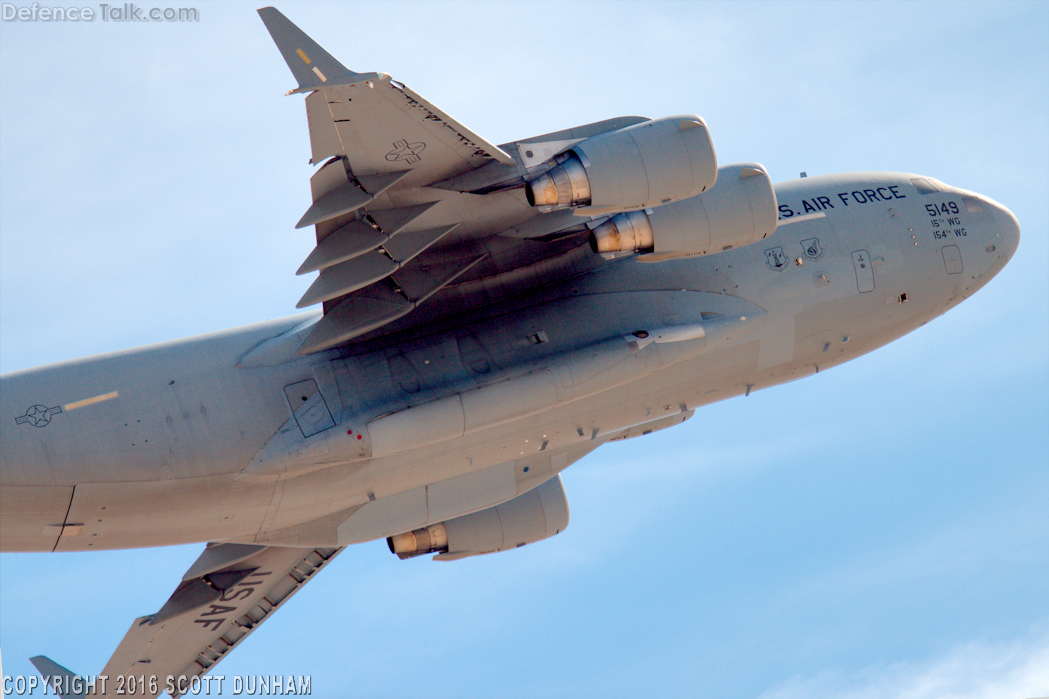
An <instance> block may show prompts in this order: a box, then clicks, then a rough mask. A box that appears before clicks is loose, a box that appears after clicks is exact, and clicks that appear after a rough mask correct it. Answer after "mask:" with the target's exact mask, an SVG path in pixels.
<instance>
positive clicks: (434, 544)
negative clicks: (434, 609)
mask: <svg viewBox="0 0 1049 699" xmlns="http://www.w3.org/2000/svg"><path fill="white" fill-rule="evenodd" d="M567 526H568V498H567V497H566V496H565V487H564V484H563V483H562V482H561V477H560V476H554V477H553V478H551V479H550V480H548V481H545V482H543V483H542V484H541V485H539V486H538V487H537V488H535V489H533V490H529V491H528V492H527V493H522V494H521V495H518V496H517V497H516V498H513V499H512V500H507V501H506V502H504V503H503V504H502V505H496V506H495V507H489V508H488V509H485V510H480V511H479V512H474V513H473V514H468V515H463V516H462V517H456V518H455V519H450V520H448V521H447V522H441V523H439V524H431V525H430V526H428V527H424V528H422V529H416V530H415V531H410V532H406V533H404V534H397V535H396V536H391V537H389V538H388V539H387V540H386V543H387V544H389V546H390V551H391V552H392V553H395V554H397V556H398V557H399V558H401V559H402V560H403V559H406V558H413V557H415V556H422V555H424V554H427V553H437V554H438V555H437V556H436V557H435V560H455V559H457V558H465V557H466V556H477V555H479V554H483V553H495V552H496V551H506V550H507V549H512V548H518V547H520V546H524V545H525V544H531V543H534V542H536V541H541V540H542V539H546V538H549V537H551V536H554V535H555V534H558V533H560V532H562V531H564V528H565V527H567Z"/></svg>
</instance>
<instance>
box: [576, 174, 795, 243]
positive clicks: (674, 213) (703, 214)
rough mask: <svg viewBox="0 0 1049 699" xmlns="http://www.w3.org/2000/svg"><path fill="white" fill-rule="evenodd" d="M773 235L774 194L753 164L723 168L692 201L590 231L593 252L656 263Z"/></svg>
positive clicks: (629, 216) (621, 216)
mask: <svg viewBox="0 0 1049 699" xmlns="http://www.w3.org/2000/svg"><path fill="white" fill-rule="evenodd" d="M775 230H776V192H775V191H774V190H773V188H772V182H771V181H770V180H769V176H768V174H767V173H766V172H765V168H763V167H762V166H761V165H758V164H757V163H743V164H738V165H726V166H725V167H723V168H720V169H719V170H718V183H717V186H715V187H714V188H712V189H711V190H710V191H709V192H706V193H704V194H701V195H700V196H697V197H692V198H690V199H685V200H684V201H678V202H674V203H673V204H668V205H667V206H661V207H659V208H657V209H649V210H646V211H632V212H630V213H622V214H617V215H616V216H613V217H612V218H610V219H609V220H607V221H605V222H604V223H602V224H601V225H599V226H597V227H596V228H594V229H593V230H592V231H590V247H591V248H592V249H593V250H594V252H599V253H612V252H637V253H642V254H645V257H644V258H643V259H645V260H647V261H652V262H655V261H658V260H662V259H670V258H673V257H682V256H697V255H709V254H712V253H717V252H722V251H723V250H728V249H730V248H738V247H741V246H743V245H750V244H751V243H755V242H757V241H759V240H763V239H764V238H766V237H768V236H769V235H770V234H771V233H772V232H773V231H775Z"/></svg>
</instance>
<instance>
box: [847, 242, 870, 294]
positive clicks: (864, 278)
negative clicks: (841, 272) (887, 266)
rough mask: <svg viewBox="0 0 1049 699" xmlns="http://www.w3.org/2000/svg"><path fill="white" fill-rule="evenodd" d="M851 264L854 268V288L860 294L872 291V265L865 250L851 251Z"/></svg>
mask: <svg viewBox="0 0 1049 699" xmlns="http://www.w3.org/2000/svg"><path fill="white" fill-rule="evenodd" d="M852 266H853V267H855V268H856V288H857V289H859V292H860V293H861V294H865V293H867V292H868V291H874V266H873V265H872V264H871V256H870V255H869V254H868V253H867V251H866V250H856V251H855V252H853V253H852Z"/></svg>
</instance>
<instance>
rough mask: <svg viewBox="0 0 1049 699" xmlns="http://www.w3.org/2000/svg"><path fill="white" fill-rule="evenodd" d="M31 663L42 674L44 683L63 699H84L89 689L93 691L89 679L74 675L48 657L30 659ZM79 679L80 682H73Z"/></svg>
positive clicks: (39, 656) (41, 656)
mask: <svg viewBox="0 0 1049 699" xmlns="http://www.w3.org/2000/svg"><path fill="white" fill-rule="evenodd" d="M29 662H31V663H33V666H34V667H35V668H36V669H37V672H39V673H40V676H41V677H43V678H44V681H45V682H46V683H47V684H48V685H49V686H50V687H51V689H52V690H53V691H54V693H55V694H57V695H58V696H60V697H62V699H84V697H86V696H87V693H88V691H89V689H90V690H93V687H92V686H91V685H90V684H89V683H88V681H87V679H85V678H83V677H80V676H79V675H76V674H74V673H73V671H72V670H69V669H67V668H64V667H62V666H61V665H59V664H58V663H56V662H55V661H54V660H52V659H51V658H48V657H47V656H46V655H38V656H36V657H34V658H30V659H29ZM77 677H80V681H79V682H74V681H73V680H74V679H75V678H77ZM74 690H78V691H74Z"/></svg>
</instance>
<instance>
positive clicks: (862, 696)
mask: <svg viewBox="0 0 1049 699" xmlns="http://www.w3.org/2000/svg"><path fill="white" fill-rule="evenodd" d="M1047 694H1049V634H1045V633H1043V634H1041V635H1038V636H1035V637H1034V638H1033V639H1025V640H1017V641H1013V642H1011V643H987V642H983V641H974V642H971V643H969V644H967V645H964V646H960V647H957V648H955V649H953V650H952V651H950V652H948V653H947V654H945V655H943V656H941V657H939V658H934V659H930V660H927V661H925V662H913V661H905V662H897V663H886V664H877V665H872V666H870V667H866V668H864V669H862V670H860V671H858V672H853V673H842V672H836V671H827V672H821V673H819V674H817V675H815V676H814V677H808V678H805V677H794V678H791V679H790V680H787V681H786V682H783V683H781V684H779V685H777V686H775V687H772V688H770V689H769V690H768V691H766V692H765V693H763V694H762V695H761V696H760V699H801V698H802V697H814V698H815V697H818V698H819V699H879V698H880V697H892V699H1026V698H1029V697H1043V696H1045V695H1047Z"/></svg>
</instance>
